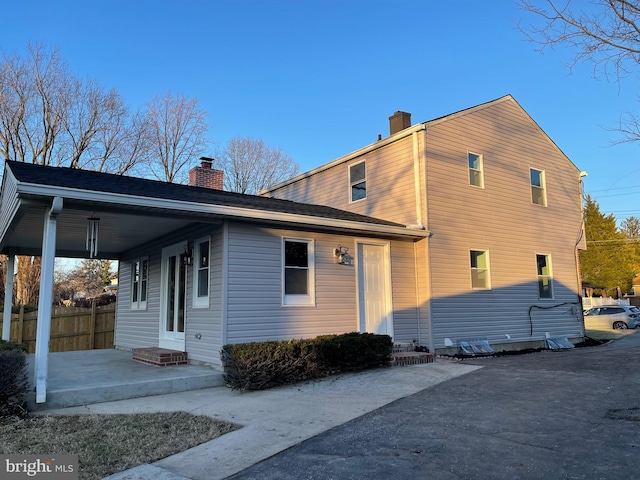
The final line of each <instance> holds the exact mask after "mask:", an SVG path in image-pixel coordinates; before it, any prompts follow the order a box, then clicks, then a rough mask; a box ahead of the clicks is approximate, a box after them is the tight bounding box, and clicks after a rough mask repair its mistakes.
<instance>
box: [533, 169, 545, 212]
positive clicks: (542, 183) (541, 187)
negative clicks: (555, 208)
mask: <svg viewBox="0 0 640 480" xmlns="http://www.w3.org/2000/svg"><path fill="white" fill-rule="evenodd" d="M533 171H536V172H540V185H534V184H533V181H532V180H533V179H532V178H531V176H532V175H531V174H532V172H533ZM529 185H530V186H531V203H532V204H533V205H539V206H541V207H546V206H547V178H546V175H545V171H544V170H539V169H537V168H533V167H529ZM536 189H537V190H539V191H540V193H541V195H540V197H541V198H542V203H538V202H536V201H535V198H536V196H535V195H534V194H533V192H534V191H536Z"/></svg>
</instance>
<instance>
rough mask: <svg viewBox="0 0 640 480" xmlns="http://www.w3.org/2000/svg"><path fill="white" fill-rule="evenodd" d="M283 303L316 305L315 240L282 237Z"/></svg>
mask: <svg viewBox="0 0 640 480" xmlns="http://www.w3.org/2000/svg"><path fill="white" fill-rule="evenodd" d="M282 259H283V262H282V270H283V271H282V304H283V305H314V304H315V294H314V246H313V240H306V239H298V238H283V239H282Z"/></svg>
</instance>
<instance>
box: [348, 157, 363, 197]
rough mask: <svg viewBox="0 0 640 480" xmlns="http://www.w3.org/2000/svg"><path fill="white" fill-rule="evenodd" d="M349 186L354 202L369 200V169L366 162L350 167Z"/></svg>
mask: <svg viewBox="0 0 640 480" xmlns="http://www.w3.org/2000/svg"><path fill="white" fill-rule="evenodd" d="M349 185H350V189H351V201H352V202H357V201H358V200H362V199H365V198H367V169H366V164H365V162H359V163H355V164H353V165H351V166H350V167H349Z"/></svg>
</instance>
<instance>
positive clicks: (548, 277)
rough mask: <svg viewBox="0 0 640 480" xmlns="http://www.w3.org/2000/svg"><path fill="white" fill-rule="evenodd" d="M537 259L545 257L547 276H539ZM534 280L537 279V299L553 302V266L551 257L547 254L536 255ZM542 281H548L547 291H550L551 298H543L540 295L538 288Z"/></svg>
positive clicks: (540, 291)
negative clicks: (547, 269) (547, 268)
mask: <svg viewBox="0 0 640 480" xmlns="http://www.w3.org/2000/svg"><path fill="white" fill-rule="evenodd" d="M538 257H545V259H546V262H547V265H548V267H549V274H548V275H545V274H541V273H540V270H539V269H538ZM536 279H537V282H536V283H537V285H538V298H539V299H540V300H553V299H554V293H555V292H554V288H553V264H552V263H551V255H550V254H548V253H536ZM544 279H548V281H549V290H550V291H551V296H549V297H543V296H542V295H541V294H542V290H541V288H540V281H541V280H544Z"/></svg>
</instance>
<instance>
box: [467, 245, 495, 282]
mask: <svg viewBox="0 0 640 480" xmlns="http://www.w3.org/2000/svg"><path fill="white" fill-rule="evenodd" d="M470 257H471V258H470V260H471V288H473V289H484V290H488V289H490V288H491V278H490V275H489V252H488V251H486V250H471V255H470Z"/></svg>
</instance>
